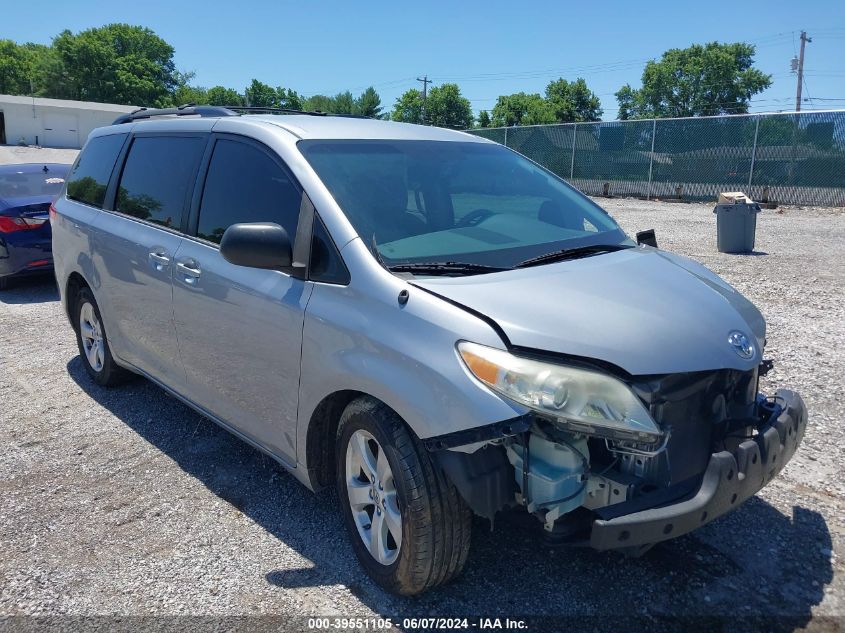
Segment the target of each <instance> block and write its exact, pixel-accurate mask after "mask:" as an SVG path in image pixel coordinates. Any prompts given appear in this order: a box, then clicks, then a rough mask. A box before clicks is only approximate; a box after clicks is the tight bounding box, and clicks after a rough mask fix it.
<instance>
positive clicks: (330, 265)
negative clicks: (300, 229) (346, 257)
mask: <svg viewBox="0 0 845 633" xmlns="http://www.w3.org/2000/svg"><path fill="white" fill-rule="evenodd" d="M308 268H309V270H308V274H309V277H310V279H312V280H313V281H322V282H324V283H329V284H342V285H346V284H348V283H349V270H348V269H347V268H346V264H344V263H343V259H342V258H341V256H340V253H339V252H338V250H337V247H336V246H335V244H334V242H333V241H332V238H331V237H330V236H329V232H328V231H327V230H326V227H325V225H324V224H323V221H322V220H321V219H320V218H319V217H317V218H314V236H313V238H312V239H311V262H310V264H309V266H308Z"/></svg>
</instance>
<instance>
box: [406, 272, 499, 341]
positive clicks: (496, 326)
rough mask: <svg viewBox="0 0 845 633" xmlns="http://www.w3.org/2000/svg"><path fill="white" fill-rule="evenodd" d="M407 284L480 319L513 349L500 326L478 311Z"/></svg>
mask: <svg viewBox="0 0 845 633" xmlns="http://www.w3.org/2000/svg"><path fill="white" fill-rule="evenodd" d="M409 283H410V284H411V285H412V286H413V287H414V288H419V289H420V290H422V291H424V292H427V293H428V294H430V295H433V296H435V297H437V298H438V299H443V301H445V302H446V303H451V304H452V305H453V306H455V307H457V308H460V309H461V310H465V311H466V312H469V313H470V314H471V315H473V316H477V317H478V318H479V319H481V320H482V321H484V322H485V323H486V324H487V325H489V326H490V327H491V328H493V330H494V331H495V332H496V334H498V335H499V338H500V339H502V343H504V344H505V347H507V348H508V349H511V348H512V347H513V345H512V344H511V341H510V339H509V338H508V335H507V334H505V331H504V330H503V329H502V326H501V325H499V324H498V323H496V321H495V320H494V319H491V318H490V317H489V316H487V315H486V314H484V313H482V312H479V311H478V310H476V309H474V308H470V307H469V306H466V305H464V304H463V303H460V302H459V301H455V300H454V299H450V298H449V297H444V296H443V295H441V294H439V293H437V292H434V291H433V290H429V289H428V288H425V287H423V286H418V285H417V284H415V283H414V282H413V281H411V282H409Z"/></svg>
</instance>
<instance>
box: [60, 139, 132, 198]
mask: <svg viewBox="0 0 845 633" xmlns="http://www.w3.org/2000/svg"><path fill="white" fill-rule="evenodd" d="M125 140H126V134H110V135H108V136H97V137H95V138H92V139H91V140H90V141H88V143H87V144H86V145H85V149H83V150H82V153H81V154H80V155H79V158H78V159H77V160H76V163H75V164H74V166H73V169H71V172H70V175H69V176H68V179H67V197H68V198H69V199H71V200H77V201H78V202H84V203H85V204H90V205H91V206H93V207H98V208H102V206H103V201H104V200H105V198H106V189H108V186H109V177H110V176H111V172H112V169H114V163H115V161H116V160H117V155H118V154H119V153H120V148H121V147H123V142H124V141H125Z"/></svg>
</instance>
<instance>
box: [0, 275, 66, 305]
mask: <svg viewBox="0 0 845 633" xmlns="http://www.w3.org/2000/svg"><path fill="white" fill-rule="evenodd" d="M58 300H59V289H58V288H57V287H56V279H55V277H53V276H52V275H43V276H42V275H38V276H35V275H33V276H32V277H21V278H19V279H10V280H9V286H8V287H7V288H6V289H5V290H0V303H8V304H17V305H20V304H24V303H47V302H48V301H58Z"/></svg>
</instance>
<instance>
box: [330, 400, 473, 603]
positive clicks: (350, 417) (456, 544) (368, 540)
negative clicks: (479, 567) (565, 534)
mask: <svg viewBox="0 0 845 633" xmlns="http://www.w3.org/2000/svg"><path fill="white" fill-rule="evenodd" d="M336 457H337V463H336V472H337V492H338V497H339V500H340V504H341V508H342V513H343V519H344V523H345V524H346V527H347V530H348V532H349V538H350V540H351V541H352V546H353V549H354V550H355V554H356V555H357V556H358V560H359V561H360V562H361V565H362V566H363V567H364V568H365V569H366V570H367V573H369V575H370V576H371V577H372V578H373V580H375V581H376V582H377V583H378V584H379V585H381V586H382V587H383V588H384V589H386V590H387V591H390V592H392V593H398V594H402V595H413V594H417V593H421V592H423V591H426V590H428V589H431V588H433V587H436V586H438V585H441V584H443V583H446V582H448V581H449V580H451V579H452V578H454V577H455V576H456V575H457V574H459V573H460V571H461V569H463V566H464V564H465V563H466V559H467V555H468V554H469V544H470V533H471V527H472V515H471V513H470V510H469V508H468V507H467V506H466V504H465V503H464V501H463V499H462V498H461V497H460V495H459V494H458V492H457V490H456V489H455V487H454V486H453V485H452V484H451V483H450V482H449V481H448V480H447V479H446V477H445V475H444V474H443V471H442V470H441V469H440V468H439V467H438V466H437V465H436V464H435V463H434V462H433V461H432V460H431V458H430V457H429V455H428V452H427V451H426V450H425V448H424V447H423V446H422V444H421V443H420V441H419V440H418V439H416V437H414V436H413V434H412V433H411V432H410V431H409V430H408V428H407V426H406V425H405V423H404V422H403V421H402V419H401V418H400V417H399V416H398V415H397V414H396V413H395V412H394V411H393V410H392V409H390V408H389V407H387V406H386V405H384V404H383V403H381V402H379V401H378V400H375V399H373V398H369V397H362V398H358V399H357V400H354V401H353V402H351V403H350V404H349V406H347V407H346V410H345V411H344V412H343V415H342V416H341V420H340V424H339V426H338V435H337V445H336Z"/></svg>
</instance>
